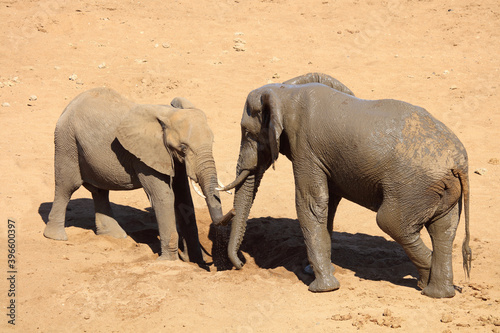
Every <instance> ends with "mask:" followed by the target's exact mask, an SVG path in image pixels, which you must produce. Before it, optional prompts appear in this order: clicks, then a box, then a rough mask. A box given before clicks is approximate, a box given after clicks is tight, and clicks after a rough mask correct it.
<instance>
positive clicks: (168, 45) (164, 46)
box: [161, 43, 170, 49]
mask: <svg viewBox="0 0 500 333" xmlns="http://www.w3.org/2000/svg"><path fill="white" fill-rule="evenodd" d="M161 46H162V47H163V48H164V49H169V48H170V43H163V44H161Z"/></svg>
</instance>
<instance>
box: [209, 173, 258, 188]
mask: <svg viewBox="0 0 500 333" xmlns="http://www.w3.org/2000/svg"><path fill="white" fill-rule="evenodd" d="M248 175H250V170H243V171H242V172H241V173H240V174H239V176H238V177H236V179H235V180H234V182H232V183H231V184H229V185H227V186H223V187H217V188H216V190H217V191H229V190H232V189H233V188H235V187H236V186H238V185H240V184H241V183H243V181H245V179H247V177H248Z"/></svg>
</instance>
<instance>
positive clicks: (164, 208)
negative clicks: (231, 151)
mask: <svg viewBox="0 0 500 333" xmlns="http://www.w3.org/2000/svg"><path fill="white" fill-rule="evenodd" d="M54 141H55V197H54V203H53V206H52V209H51V211H50V214H49V220H48V222H47V225H46V227H45V231H44V235H45V237H47V238H51V239H56V240H66V239H67V235H66V231H65V230H64V223H65V214H66V207H67V204H68V202H69V200H70V197H71V195H72V193H73V192H74V191H76V190H77V189H78V188H79V187H80V186H81V185H83V186H84V187H85V188H87V189H88V190H89V191H90V192H91V193H92V198H93V200H94V206H95V223H96V230H97V234H108V235H111V236H114V237H117V238H123V237H126V236H127V235H126V233H125V231H124V230H123V229H122V228H121V227H120V225H119V224H118V223H117V222H116V220H115V219H114V218H113V214H112V211H111V206H110V202H109V191H110V190H132V189H137V188H141V187H143V188H144V190H145V192H146V194H147V195H148V197H149V200H150V201H151V205H152V207H153V209H154V212H155V214H156V219H157V222H158V229H159V233H160V242H161V256H160V257H159V258H160V259H170V260H174V259H177V258H178V245H179V244H178V242H179V241H182V242H183V243H182V244H183V245H184V252H183V253H182V254H181V255H182V256H183V258H185V259H189V260H190V261H193V262H197V263H202V262H203V257H202V253H201V248H200V244H199V239H198V228H197V225H196V218H195V212H194V207H193V201H192V198H191V192H190V189H189V183H188V177H189V178H190V179H191V180H193V181H194V182H199V183H200V185H201V189H202V191H203V195H204V196H205V198H206V203H207V206H208V209H209V212H210V216H211V218H212V221H213V222H222V221H224V218H231V217H232V215H231V214H228V215H226V216H225V217H223V215H222V208H221V202H220V197H219V193H218V191H216V190H215V188H216V187H217V186H218V180H217V172H216V168H215V162H214V159H213V156H212V142H213V134H212V131H211V130H210V128H209V126H208V123H207V119H206V116H205V114H204V113H203V112H202V111H200V110H198V109H195V108H194V106H193V105H192V104H191V103H190V102H189V101H188V100H186V99H184V98H175V99H174V100H173V101H172V103H171V106H170V105H141V104H135V103H133V102H132V101H130V100H128V99H126V98H124V97H122V96H121V95H119V94H118V93H117V92H115V91H114V90H111V89H107V88H96V89H92V90H89V91H86V92H84V93H82V94H80V95H79V96H77V97H76V98H75V99H74V100H73V101H72V102H71V103H69V105H68V106H67V107H66V109H65V110H64V112H63V113H62V115H61V116H60V118H59V120H58V122H57V125H56V130H55V140H54ZM179 236H180V237H179Z"/></svg>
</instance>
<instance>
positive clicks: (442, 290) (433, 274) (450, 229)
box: [422, 205, 460, 298]
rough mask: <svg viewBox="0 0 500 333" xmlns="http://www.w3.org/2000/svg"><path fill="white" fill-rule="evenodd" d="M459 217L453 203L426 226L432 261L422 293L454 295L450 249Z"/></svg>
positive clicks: (435, 296)
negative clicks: (446, 211) (450, 207)
mask: <svg viewBox="0 0 500 333" xmlns="http://www.w3.org/2000/svg"><path fill="white" fill-rule="evenodd" d="M459 219H460V214H459V206H458V205H455V207H454V208H453V209H452V210H451V211H450V212H448V214H446V215H445V216H443V217H441V218H439V219H437V220H435V221H432V222H431V223H430V224H429V225H428V226H427V230H428V231H429V235H430V236H431V240H432V263H431V271H430V279H429V284H428V285H427V287H425V288H424V290H422V294H424V295H427V296H430V297H434V298H445V297H453V296H455V287H454V286H453V268H452V249H453V240H454V239H455V233H456V231H457V227H458V222H459Z"/></svg>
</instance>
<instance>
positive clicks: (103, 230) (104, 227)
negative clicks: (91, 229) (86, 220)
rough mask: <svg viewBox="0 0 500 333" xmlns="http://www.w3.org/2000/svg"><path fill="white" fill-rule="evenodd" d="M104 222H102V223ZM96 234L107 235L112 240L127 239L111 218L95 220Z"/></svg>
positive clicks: (123, 231)
mask: <svg viewBox="0 0 500 333" xmlns="http://www.w3.org/2000/svg"><path fill="white" fill-rule="evenodd" d="M103 220H104V221H103ZM96 234H98V235H108V236H112V237H114V238H127V233H126V232H125V230H123V229H122V227H120V225H119V224H118V222H116V221H115V220H114V219H112V218H109V217H108V218H106V219H102V218H101V219H99V220H98V219H96Z"/></svg>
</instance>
